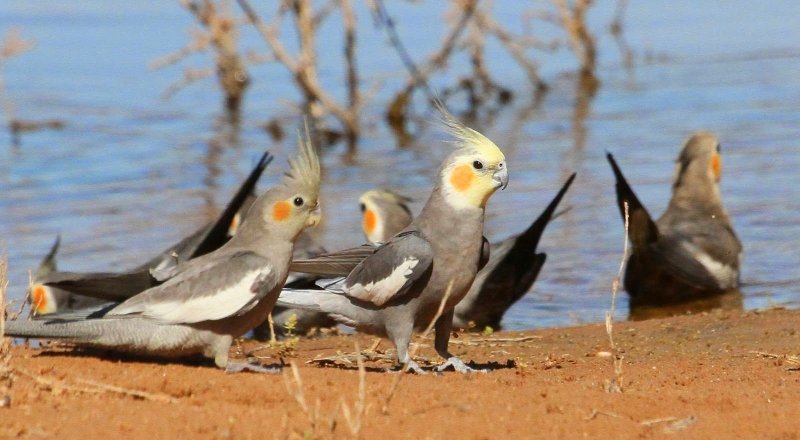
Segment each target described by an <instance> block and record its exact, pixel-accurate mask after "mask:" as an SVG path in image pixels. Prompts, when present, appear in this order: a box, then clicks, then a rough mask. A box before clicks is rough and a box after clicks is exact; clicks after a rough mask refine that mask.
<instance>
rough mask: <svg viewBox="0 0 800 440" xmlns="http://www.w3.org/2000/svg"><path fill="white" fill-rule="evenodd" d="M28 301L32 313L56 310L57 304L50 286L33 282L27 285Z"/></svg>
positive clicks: (38, 313) (44, 313)
mask: <svg viewBox="0 0 800 440" xmlns="http://www.w3.org/2000/svg"><path fill="white" fill-rule="evenodd" d="M28 301H30V303H31V309H32V310H33V313H34V315H47V314H50V313H55V312H56V311H58V304H57V303H56V299H55V297H54V296H53V293H52V292H51V291H50V288H49V287H47V286H45V285H44V284H42V283H38V282H34V283H32V284H31V285H30V286H29V287H28Z"/></svg>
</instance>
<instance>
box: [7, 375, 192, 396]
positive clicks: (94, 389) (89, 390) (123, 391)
mask: <svg viewBox="0 0 800 440" xmlns="http://www.w3.org/2000/svg"><path fill="white" fill-rule="evenodd" d="M12 370H13V371H14V372H15V373H18V374H19V375H20V376H24V377H27V378H28V379H31V380H33V382H34V383H35V384H36V385H38V386H39V387H40V388H42V389H45V390H49V391H57V392H61V391H71V392H76V393H85V394H104V393H112V394H119V395H122V396H128V397H133V398H136V399H142V400H151V401H154V402H163V403H175V402H177V401H178V399H176V398H174V397H172V396H170V395H167V394H161V393H148V392H146V391H141V390H132V389H129V388H123V387H120V386H116V385H111V384H106V383H102V382H96V381H93V380H89V379H76V381H77V382H82V383H84V384H86V385H89V386H88V387H79V386H75V385H71V384H69V383H68V382H66V381H64V380H59V379H55V378H49V377H45V376H42V375H40V374H33V373H31V372H29V371H27V370H24V369H21V368H19V367H13V368H12Z"/></svg>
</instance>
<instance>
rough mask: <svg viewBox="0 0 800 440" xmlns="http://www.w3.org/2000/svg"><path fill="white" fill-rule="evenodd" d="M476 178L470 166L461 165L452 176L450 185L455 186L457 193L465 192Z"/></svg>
mask: <svg viewBox="0 0 800 440" xmlns="http://www.w3.org/2000/svg"><path fill="white" fill-rule="evenodd" d="M474 178H475V173H473V172H472V168H470V166H469V165H461V166H459V167H456V169H454V170H453V173H452V174H450V184H451V185H453V188H455V189H456V190H457V191H462V192H463V191H466V190H467V189H468V188H469V187H470V185H471V184H472V180H473V179H474Z"/></svg>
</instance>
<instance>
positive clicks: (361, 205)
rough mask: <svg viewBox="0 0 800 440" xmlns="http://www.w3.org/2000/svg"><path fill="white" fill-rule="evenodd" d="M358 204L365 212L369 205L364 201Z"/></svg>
mask: <svg viewBox="0 0 800 440" xmlns="http://www.w3.org/2000/svg"><path fill="white" fill-rule="evenodd" d="M358 206H359V207H361V212H364V211H366V210H367V205H365V204H363V203H361V204H359V205H358Z"/></svg>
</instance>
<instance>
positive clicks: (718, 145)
mask: <svg viewBox="0 0 800 440" xmlns="http://www.w3.org/2000/svg"><path fill="white" fill-rule="evenodd" d="M721 149H722V145H720V144H717V153H719V150H721Z"/></svg>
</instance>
